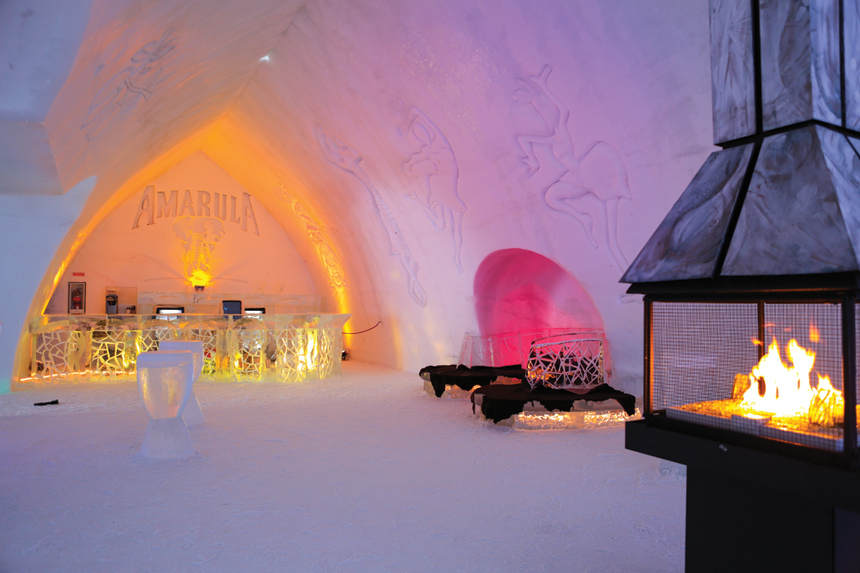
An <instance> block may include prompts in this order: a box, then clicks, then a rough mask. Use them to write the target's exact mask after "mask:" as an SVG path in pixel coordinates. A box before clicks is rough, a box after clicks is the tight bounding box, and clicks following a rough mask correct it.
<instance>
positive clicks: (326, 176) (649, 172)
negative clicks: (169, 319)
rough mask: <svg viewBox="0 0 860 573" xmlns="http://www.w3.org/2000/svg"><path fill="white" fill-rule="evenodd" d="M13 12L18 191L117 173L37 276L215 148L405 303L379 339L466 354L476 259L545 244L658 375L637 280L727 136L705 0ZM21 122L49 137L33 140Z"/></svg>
mask: <svg viewBox="0 0 860 573" xmlns="http://www.w3.org/2000/svg"><path fill="white" fill-rule="evenodd" d="M0 16H2V21H0V55H2V56H3V57H2V59H0V68H2V69H0V142H2V144H3V145H6V147H7V148H10V149H11V148H16V149H17V151H16V152H17V153H18V156H19V157H18V158H17V159H16V160H15V161H14V162H13V163H12V164H7V165H6V166H5V167H6V169H7V174H6V175H5V176H4V180H5V181H7V182H8V181H11V178H13V176H14V177H17V181H18V183H16V184H15V185H0V193H2V194H7V195H8V194H15V195H28V194H38V195H52V194H58V193H62V192H65V191H67V190H68V189H70V188H72V187H74V186H75V185H76V184H78V183H79V182H80V181H82V180H84V179H86V178H88V177H92V176H95V177H96V178H97V182H96V184H95V187H94V189H93V191H92V192H91V193H90V195H89V197H88V199H87V200H86V203H85V204H84V205H83V206H82V208H81V212H80V215H79V216H78V217H77V218H76V219H75V222H74V223H73V224H72V225H71V227H70V229H69V232H68V234H67V235H66V237H65V239H64V240H63V242H62V244H61V245H60V248H59V251H58V253H59V255H58V256H55V257H54V260H53V261H46V273H45V276H44V279H43V281H42V286H41V287H40V289H39V292H40V293H44V292H49V291H50V288H47V287H48V286H52V285H49V284H48V283H51V281H54V280H56V277H57V276H58V270H61V269H62V267H63V265H64V264H65V263H67V262H68V259H69V256H70V254H73V253H74V249H75V248H76V245H80V244H81V242H82V241H83V240H85V238H86V236H87V235H88V233H89V232H90V231H91V230H92V229H93V228H94V226H95V225H97V224H98V222H99V221H101V220H102V219H103V218H104V217H105V216H106V215H107V214H109V213H110V211H111V210H112V209H113V208H114V207H115V206H116V205H118V204H119V202H120V201H122V200H124V199H127V198H128V197H129V196H130V195H131V194H133V193H136V192H137V191H139V190H140V189H141V187H142V185H143V183H144V182H145V181H146V180H148V179H149V178H152V177H153V176H154V175H157V174H158V173H160V172H163V171H164V170H165V169H167V168H169V167H170V166H172V165H174V164H176V163H177V162H178V161H180V160H181V159H182V158H183V157H185V156H187V155H188V154H190V153H192V152H194V151H197V150H202V151H203V152H204V153H206V154H207V155H208V156H209V157H210V158H212V159H213V160H214V161H215V162H216V163H218V164H219V165H220V166H221V167H222V168H224V169H225V170H226V171H227V172H228V173H230V175H231V176H232V177H234V178H235V179H236V180H237V181H238V182H239V183H241V184H242V185H244V186H245V187H246V188H247V189H249V190H250V191H251V192H252V193H254V194H255V196H256V197H257V198H258V199H260V201H261V202H263V203H264V205H266V207H267V208H268V209H269V210H270V211H271V212H272V213H273V214H274V215H275V216H276V217H277V218H278V219H279V220H280V221H281V222H282V224H283V225H284V227H285V229H287V231H288V233H290V234H291V237H292V238H293V240H294V241H295V242H296V244H297V246H298V247H299V248H300V250H301V249H304V252H305V253H306V259H307V260H309V261H314V260H315V259H316V253H315V251H314V245H313V242H312V241H310V240H309V239H308V236H307V233H306V228H305V227H303V225H302V219H301V217H300V216H299V215H298V214H297V205H298V208H299V209H300V210H302V212H304V213H305V214H307V215H308V216H310V217H311V218H312V219H313V221H314V222H315V223H316V224H318V226H319V228H320V229H322V231H323V232H324V234H325V236H326V237H327V238H328V240H330V241H331V243H332V245H333V249H334V251H335V252H336V253H337V256H338V257H339V258H340V260H341V262H342V263H343V266H344V269H345V273H346V276H347V281H348V284H349V292H350V294H349V301H350V302H349V309H348V310H349V311H350V312H353V314H354V315H355V319H354V321H353V328H355V329H358V328H360V327H361V326H365V325H372V324H373V322H375V321H376V320H378V319H382V320H383V322H384V324H385V327H386V328H385V329H384V332H379V330H380V329H378V330H377V331H375V332H374V333H373V334H371V335H368V337H366V338H363V339H361V340H356V342H355V344H356V345H357V346H358V347H359V348H362V345H364V346H363V351H362V352H363V354H364V356H366V357H367V358H368V359H370V360H373V361H378V362H383V363H389V364H392V365H396V366H403V367H407V368H418V367H420V366H423V365H425V364H427V363H430V362H439V361H447V360H451V359H453V358H456V354H457V351H458V349H459V342H460V340H461V339H462V337H463V334H464V332H465V331H466V330H474V329H475V328H476V326H477V325H476V321H475V315H474V308H473V300H472V286H473V285H472V281H473V278H474V275H475V271H476V269H477V267H478V266H479V265H480V263H481V261H482V260H483V259H484V258H485V257H486V256H487V255H489V254H490V253H492V252H494V251H496V250H499V249H505V248H524V249H528V250H532V251H534V252H537V253H540V254H541V255H543V256H546V257H548V258H550V259H552V260H554V261H555V262H556V263H558V264H559V265H560V266H561V267H563V268H565V269H566V270H567V271H569V272H570V273H571V274H572V275H573V276H575V277H577V279H578V280H579V281H580V282H581V284H582V285H583V286H584V287H585V288H586V290H588V291H589V293H590V295H591V297H592V299H593V300H594V303H595V304H596V306H597V308H598V310H599V312H600V313H601V315H602V317H603V321H604V324H606V327H607V330H608V336H609V338H610V343H611V344H614V345H616V346H617V347H619V348H620V349H622V350H619V348H617V349H616V352H615V356H616V364H617V365H618V371H619V372H623V371H624V368H625V367H627V372H628V374H629V375H630V376H635V375H637V374H638V371H637V370H638V369H639V365H638V364H639V355H640V354H641V351H640V348H641V342H640V335H639V330H641V329H640V328H639V327H638V326H637V325H638V324H639V321H641V316H640V315H641V309H640V307H639V306H638V305H637V304H635V302H634V303H632V304H631V303H630V301H629V299H628V298H625V297H624V296H623V293H624V286H623V285H618V284H617V281H618V278H619V277H620V276H621V274H622V272H623V270H624V269H625V268H626V265H627V262H628V261H629V260H631V259H632V258H633V257H634V256H635V255H636V253H637V252H638V250H639V248H641V246H642V245H643V244H644V242H645V241H646V240H647V238H648V237H649V236H650V234H651V233H652V231H653V229H654V228H655V227H656V225H657V224H658V223H659V221H660V220H661V218H662V216H663V215H664V214H665V213H666V212H667V211H668V209H669V207H670V206H671V204H672V203H673V202H674V200H675V198H677V196H678V195H679V194H680V192H681V191H682V190H683V188H684V187H685V186H686V184H687V182H688V181H689V179H690V178H691V177H692V175H693V173H694V172H695V170H696V168H697V167H698V166H699V165H700V164H701V162H702V159H703V158H704V157H705V156H706V155H707V153H708V152H709V151H710V149H711V148H710V141H711V135H710V130H711V124H710V96H709V93H710V84H709V67H708V7H707V2H706V0H700V1H699V0H697V1H696V2H690V1H688V0H652V1H649V2H642V1H641V0H617V1H613V2H603V1H601V0H579V1H571V0H545V1H541V2H532V1H527V0H471V1H467V2H463V1H462V0H433V1H427V2H411V1H410V2H395V1H391V0H287V1H284V0H254V1H253V2H243V1H239V0H219V1H215V0H207V1H203V0H200V1H189V0H137V1H129V0H91V1H86V0H77V1H60V0H56V1H54V2H49V1H47V0H7V1H6V2H5V3H3V4H0ZM4 38H5V39H4ZM22 122H23V124H25V127H26V128H27V129H30V130H31V131H33V130H34V131H36V132H37V134H36V136H35V137H34V139H39V140H40V141H36V142H35V143H33V144H32V145H29V146H28V145H24V146H21V145H20V141H22V139H21V137H20V133H21V130H22V129H24V128H22V127H21V124H22ZM14 130H17V131H14ZM16 134H17V135H16ZM16 137H17V140H18V142H19V143H18V144H17V145H16V144H14V143H12V142H11V141H12V140H13V139H15V138H16ZM40 138H41V139H40ZM45 139H46V140H47V141H48V142H49V144H50V145H49V148H50V153H47V154H46V146H45V141H44V140H45ZM0 149H2V148H0ZM440 229H441V230H440ZM319 276H320V280H321V281H324V280H325V277H324V273H321V272H320V274H319ZM45 296H47V295H44V294H40V295H37V299H39V298H40V297H41V298H44V297H45ZM39 304H42V305H44V300H41V301H40V300H36V301H34V303H33V307H32V308H31V310H32V309H38V308H39ZM625 349H626V350H625ZM625 355H626V356H627V360H626V361H625Z"/></svg>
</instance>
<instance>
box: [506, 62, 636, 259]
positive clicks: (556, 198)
mask: <svg viewBox="0 0 860 573" xmlns="http://www.w3.org/2000/svg"><path fill="white" fill-rule="evenodd" d="M551 72H552V66H549V65H547V66H544V68H543V70H541V72H540V74H538V75H536V76H530V77H529V78H526V79H522V78H521V79H519V80H517V81H518V83H519V84H520V86H521V87H520V88H519V89H517V90H516V93H515V99H516V101H517V102H518V103H520V104H522V105H531V106H532V107H533V108H534V109H535V111H537V113H538V114H539V115H540V116H541V118H543V120H544V122H545V123H546V126H547V128H548V129H547V131H545V132H543V133H525V134H520V135H517V142H518V143H519V145H520V147H521V148H522V150H523V152H524V153H525V155H524V156H523V157H522V159H523V162H524V163H525V164H526V166H527V167H528V170H529V176H532V175H534V174H535V173H537V172H538V170H539V169H541V168H542V167H545V166H542V165H541V161H540V159H539V158H538V156H537V151H536V148H537V147H539V146H545V147H546V148H547V149H548V150H549V153H550V154H551V155H552V156H553V157H554V158H555V160H556V161H557V162H558V163H559V165H560V169H561V173H560V175H558V176H557V177H553V178H552V180H551V182H550V183H549V184H546V185H544V187H543V189H542V191H543V193H544V200H545V201H546V203H547V205H549V206H550V207H551V208H552V209H555V210H556V211H561V212H562V213H566V214H568V215H570V216H571V217H573V218H574V219H576V221H577V222H579V224H580V225H582V228H583V229H584V230H585V235H586V237H587V238H588V241H589V243H590V244H591V246H592V247H593V248H595V249H598V248H600V246H604V247H605V248H607V249H608V250H609V253H610V255H611V256H612V261H613V263H614V264H615V266H616V267H617V268H618V269H619V270H620V271H622V272H623V271H624V270H626V269H627V267H628V266H629V263H628V262H627V258H626V257H625V256H624V253H623V252H622V251H621V247H620V246H619V244H618V204H619V202H620V201H621V200H622V199H632V196H631V193H630V184H629V182H628V180H627V167H626V166H625V165H624V161H623V160H622V159H621V155H619V153H618V152H617V151H616V150H615V148H614V147H612V146H611V145H610V144H608V143H606V142H605V141H598V142H596V143H592V144H591V145H590V146H588V147H587V148H586V149H585V151H583V152H582V153H579V154H577V153H576V148H575V146H574V142H573V136H572V135H571V133H570V128H569V126H568V123H569V121H570V110H569V109H568V107H567V105H566V104H565V103H564V102H563V101H562V100H561V99H560V98H559V97H558V96H557V95H555V94H554V93H553V92H552V91H550V89H549V86H548V80H549V75H550V73H551Z"/></svg>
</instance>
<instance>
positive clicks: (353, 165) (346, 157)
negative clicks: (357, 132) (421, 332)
mask: <svg viewBox="0 0 860 573" xmlns="http://www.w3.org/2000/svg"><path fill="white" fill-rule="evenodd" d="M316 135H317V141H318V142H319V145H320V147H321V148H322V151H323V153H324V154H325V157H326V159H327V160H328V161H329V162H330V163H332V164H333V165H335V166H337V167H339V168H340V169H342V170H343V171H346V172H347V173H349V174H350V175H352V176H353V177H355V178H356V179H358V180H359V182H361V184H362V185H363V186H364V188H365V189H367V192H368V193H370V196H371V198H372V199H373V203H374V206H375V207H376V213H377V215H378V216H379V220H380V222H381V223H382V226H383V227H385V231H386V233H387V234H388V245H389V248H390V249H391V256H394V257H397V258H398V260H399V261H400V266H401V267H403V270H404V271H405V272H406V288H407V290H408V291H409V296H410V297H412V300H414V301H415V303H416V304H418V305H420V306H426V305H427V295H426V294H425V292H424V288H423V287H422V286H421V283H420V282H419V280H418V262H417V261H416V260H415V258H414V257H413V256H412V251H411V250H410V249H409V245H408V244H407V243H406V239H405V238H404V237H403V233H402V232H401V230H400V226H399V225H398V224H397V220H396V219H395V218H394V215H393V214H392V213H391V209H389V208H388V205H387V204H386V203H385V200H384V199H383V198H382V195H381V194H380V193H379V190H378V189H377V188H376V186H375V185H374V184H373V181H371V179H370V177H369V176H368V175H367V172H365V170H364V168H363V167H362V166H361V161H362V157H361V155H359V154H358V153H357V152H356V151H355V150H354V149H353V148H351V147H350V146H348V145H346V144H345V143H343V142H342V141H340V140H339V139H336V138H333V137H329V136H328V135H326V133H325V131H324V130H323V129H322V127H318V128H317V132H316Z"/></svg>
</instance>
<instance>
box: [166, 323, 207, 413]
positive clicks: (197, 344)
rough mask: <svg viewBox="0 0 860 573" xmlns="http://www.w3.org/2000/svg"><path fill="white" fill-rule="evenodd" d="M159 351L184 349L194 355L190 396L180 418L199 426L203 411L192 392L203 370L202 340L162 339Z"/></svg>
mask: <svg viewBox="0 0 860 573" xmlns="http://www.w3.org/2000/svg"><path fill="white" fill-rule="evenodd" d="M158 350H159V351H172V350H180V351H181V350H185V351H187V352H191V353H192V354H193V355H194V366H193V368H194V378H193V380H192V381H191V396H189V398H188V404H187V405H186V406H185V409H184V410H183V411H182V419H183V420H185V423H186V424H187V425H188V426H199V425H201V424H202V423H203V422H204V418H203V411H202V410H201V409H200V402H198V401H197V396H196V395H195V394H194V384H195V383H196V382H197V380H198V379H199V378H200V373H201V372H203V342H201V341H199V340H163V341H161V342H160V343H159V345H158Z"/></svg>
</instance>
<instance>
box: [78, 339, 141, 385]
mask: <svg viewBox="0 0 860 573" xmlns="http://www.w3.org/2000/svg"><path fill="white" fill-rule="evenodd" d="M139 336H140V331H139V330H126V329H123V328H109V327H108V328H104V329H93V330H91V331H90V332H89V356H90V371H91V372H92V373H93V374H96V375H98V376H107V377H111V378H113V377H115V376H117V375H120V374H128V373H131V372H134V371H135V361H136V360H137V354H138V353H137V352H136V348H137V345H136V343H135V342H136V340H137V339H138V337H139Z"/></svg>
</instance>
